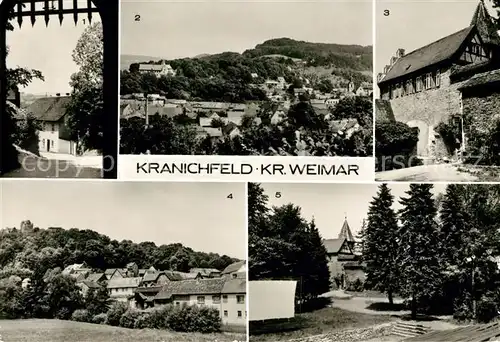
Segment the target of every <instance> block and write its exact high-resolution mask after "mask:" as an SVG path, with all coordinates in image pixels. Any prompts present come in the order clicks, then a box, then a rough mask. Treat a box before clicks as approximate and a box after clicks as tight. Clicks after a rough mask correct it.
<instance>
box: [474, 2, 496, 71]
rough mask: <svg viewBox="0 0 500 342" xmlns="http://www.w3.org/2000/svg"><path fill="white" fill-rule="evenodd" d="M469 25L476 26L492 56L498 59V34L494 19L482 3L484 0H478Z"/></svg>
mask: <svg viewBox="0 0 500 342" xmlns="http://www.w3.org/2000/svg"><path fill="white" fill-rule="evenodd" d="M470 25H471V26H472V25H475V26H476V28H477V30H478V32H479V35H480V37H481V39H482V40H483V43H484V45H485V46H486V48H487V49H488V51H489V53H490V54H491V56H492V58H493V59H495V60H497V61H498V60H499V59H500V36H499V35H498V30H497V28H496V25H495V22H494V19H493V18H492V17H491V16H490V14H489V13H488V10H487V9H486V6H485V5H484V0H480V1H479V4H478V5H477V7H476V10H475V12H474V15H473V16H472V20H471V23H470Z"/></svg>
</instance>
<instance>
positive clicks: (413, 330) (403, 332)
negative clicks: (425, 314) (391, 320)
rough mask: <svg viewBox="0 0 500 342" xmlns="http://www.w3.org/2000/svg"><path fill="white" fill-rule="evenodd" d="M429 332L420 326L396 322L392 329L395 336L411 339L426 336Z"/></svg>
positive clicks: (426, 328)
mask: <svg viewBox="0 0 500 342" xmlns="http://www.w3.org/2000/svg"><path fill="white" fill-rule="evenodd" d="M430 330H431V329H430V328H428V327H424V326H423V325H421V324H416V323H406V322H397V323H396V324H395V325H394V327H393V328H392V333H393V334H394V335H396V336H400V337H405V338H411V337H415V336H419V335H423V334H426V333H428V332H429V331H430Z"/></svg>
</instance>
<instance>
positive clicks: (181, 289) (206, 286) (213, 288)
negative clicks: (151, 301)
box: [155, 278, 226, 299]
mask: <svg viewBox="0 0 500 342" xmlns="http://www.w3.org/2000/svg"><path fill="white" fill-rule="evenodd" d="M225 283H226V279H224V278H214V279H195V280H181V281H172V282H168V283H167V284H165V285H163V288H162V290H161V291H160V292H159V293H158V294H157V295H156V297H155V299H169V298H170V297H172V295H203V294H218V293H222V289H223V288H224V284H225Z"/></svg>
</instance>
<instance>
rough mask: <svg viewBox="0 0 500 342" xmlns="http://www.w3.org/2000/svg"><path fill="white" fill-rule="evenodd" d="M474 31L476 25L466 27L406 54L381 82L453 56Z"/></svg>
mask: <svg viewBox="0 0 500 342" xmlns="http://www.w3.org/2000/svg"><path fill="white" fill-rule="evenodd" d="M472 32H475V26H469V27H467V28H464V29H462V30H460V31H458V32H455V33H453V34H451V35H449V36H446V37H444V38H441V39H439V40H437V41H435V42H433V43H431V44H428V45H426V46H424V47H421V48H420V49H417V50H415V51H412V52H410V53H408V54H406V55H405V56H403V57H401V58H399V59H398V60H397V61H396V63H395V64H394V65H393V66H392V67H391V68H390V69H389V71H388V72H387V74H386V75H385V77H384V78H383V79H382V80H381V81H380V82H379V84H382V83H384V82H387V81H389V80H393V79H395V78H398V77H401V76H404V75H407V74H410V73H413V72H415V71H418V70H420V69H422V68H425V67H428V66H431V65H434V64H437V63H439V62H442V61H445V60H447V59H449V58H451V57H452V56H453V55H454V54H455V53H456V52H457V51H458V50H459V48H460V47H461V46H462V44H463V43H464V41H465V40H466V39H467V37H469V35H470V34H471V33H472Z"/></svg>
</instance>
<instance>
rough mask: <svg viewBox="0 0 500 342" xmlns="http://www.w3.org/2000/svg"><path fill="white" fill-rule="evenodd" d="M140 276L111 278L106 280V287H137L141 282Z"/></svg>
mask: <svg viewBox="0 0 500 342" xmlns="http://www.w3.org/2000/svg"><path fill="white" fill-rule="evenodd" d="M141 280H142V278H141V277H134V278H113V279H110V280H109V282H108V286H107V288H108V289H117V288H130V287H138V286H139V283H140V282H141Z"/></svg>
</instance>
